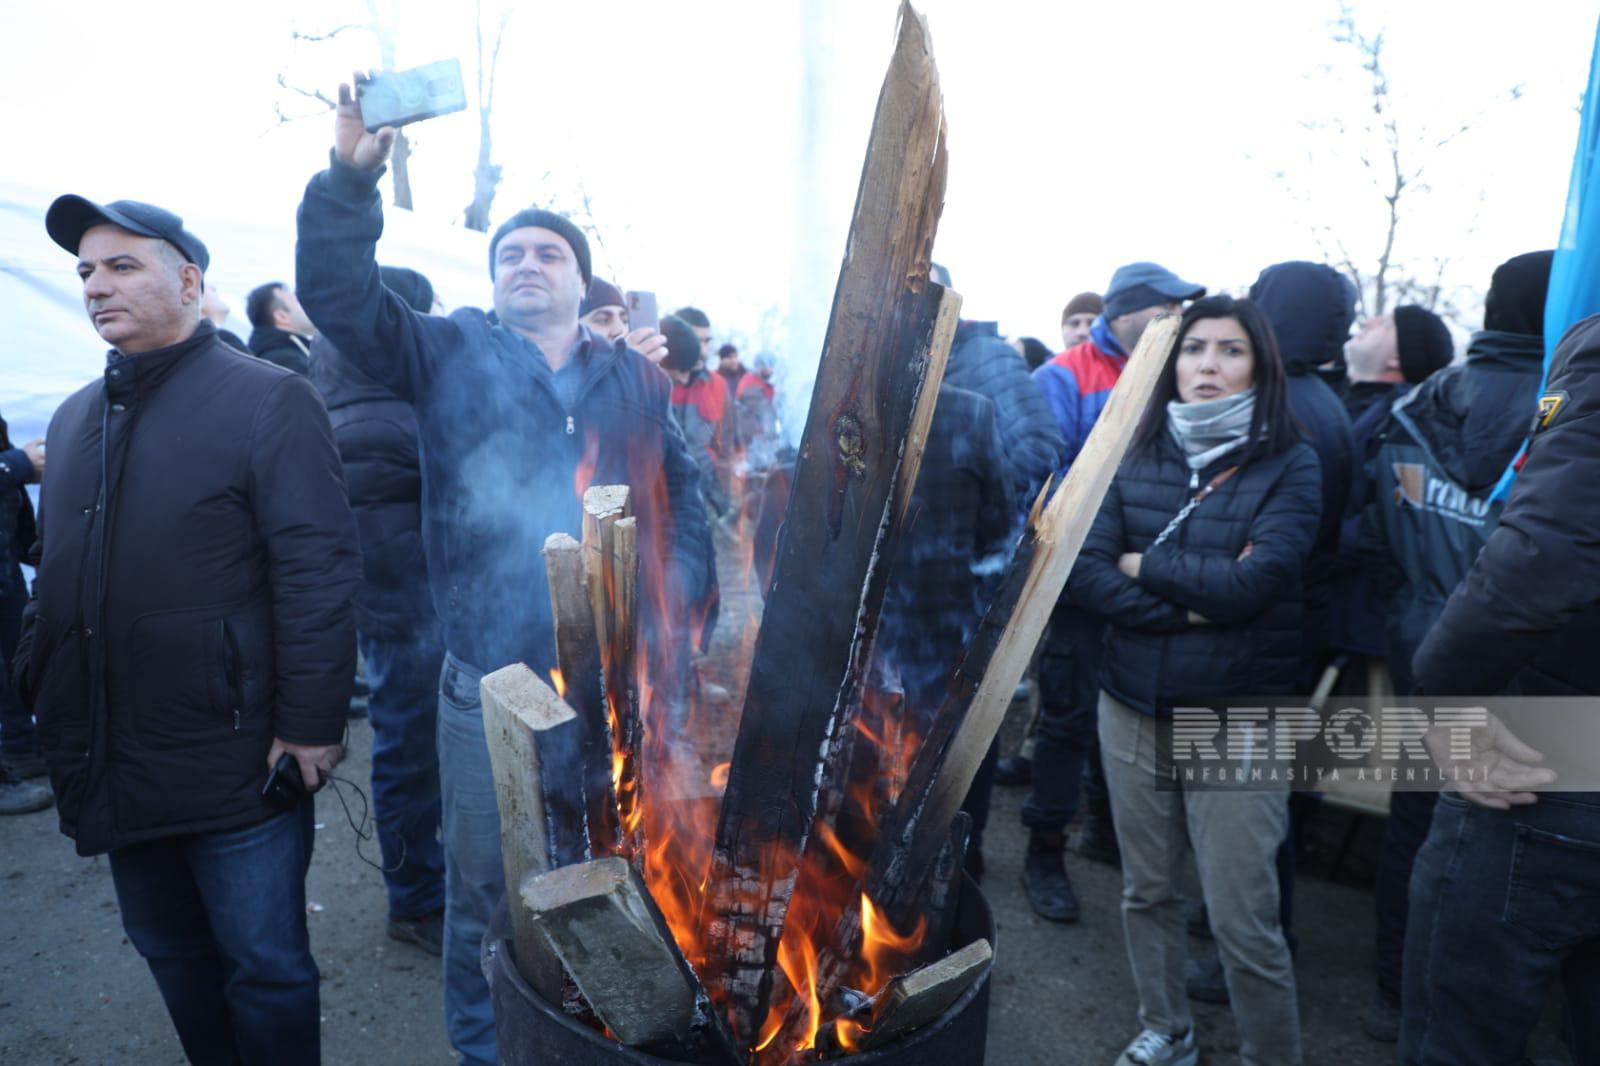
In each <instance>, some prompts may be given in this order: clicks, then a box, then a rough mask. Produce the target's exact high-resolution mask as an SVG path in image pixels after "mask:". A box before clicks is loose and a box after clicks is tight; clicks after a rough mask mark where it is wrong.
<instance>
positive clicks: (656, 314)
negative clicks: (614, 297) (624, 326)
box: [626, 289, 661, 331]
mask: <svg viewBox="0 0 1600 1066" xmlns="http://www.w3.org/2000/svg"><path fill="white" fill-rule="evenodd" d="M626 299H627V301H628V329H629V330H630V331H632V330H636V329H643V328H645V327H647V326H648V327H649V328H650V329H659V328H660V326H661V312H660V311H658V310H656V294H655V293H653V292H636V291H633V290H631V289H630V290H629V291H628V292H627V293H626Z"/></svg>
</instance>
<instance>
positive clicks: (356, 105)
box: [333, 71, 396, 170]
mask: <svg viewBox="0 0 1600 1066" xmlns="http://www.w3.org/2000/svg"><path fill="white" fill-rule="evenodd" d="M367 80H368V77H367V75H365V74H362V73H361V72H360V71H357V72H356V73H355V74H354V75H353V81H354V84H356V85H360V84H361V83H362V82H364V81H367ZM395 136H396V130H395V128H394V127H393V126H385V127H383V128H382V129H381V130H379V131H378V132H377V133H368V132H367V127H366V123H365V121H364V120H363V119H362V117H361V100H360V98H359V97H357V96H356V94H355V90H354V89H352V88H351V87H350V86H349V85H340V86H339V106H338V107H336V108H334V111H333V154H334V156H335V158H337V159H338V160H339V162H341V163H344V164H345V165H346V166H352V167H357V168H359V169H361V170H377V169H378V168H379V167H381V166H383V165H384V164H385V163H387V162H388V161H389V153H390V152H391V151H393V150H394V139H395Z"/></svg>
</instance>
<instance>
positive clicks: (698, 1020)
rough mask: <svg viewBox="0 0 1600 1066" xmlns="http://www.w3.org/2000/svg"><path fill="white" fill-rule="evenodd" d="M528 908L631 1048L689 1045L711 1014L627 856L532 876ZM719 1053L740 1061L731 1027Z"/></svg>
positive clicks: (525, 887) (719, 1037)
mask: <svg viewBox="0 0 1600 1066" xmlns="http://www.w3.org/2000/svg"><path fill="white" fill-rule="evenodd" d="M519 896H520V902H521V906H520V907H518V908H516V910H519V911H521V912H522V914H523V915H524V916H525V918H526V919H527V920H528V921H529V922H530V924H531V925H532V927H533V929H534V931H535V933H536V934H537V935H538V936H539V938H540V939H541V940H542V941H543V942H544V944H545V945H546V946H547V948H548V949H549V951H550V952H551V953H552V954H553V955H554V956H555V957H556V958H558V959H559V960H560V961H561V964H562V965H563V966H564V967H565V968H566V971H567V972H568V973H569V974H570V975H571V976H572V980H573V982H574V983H575V984H576V985H577V986H578V989H579V991H581V992H582V993H583V998H584V999H585V1000H586V1001H587V1002H588V1004H589V1005H590V1007H591V1008H593V1010H594V1012H595V1015H596V1016H597V1017H598V1018H599V1019H600V1021H601V1022H602V1023H603V1024H604V1025H605V1026H606V1027H607V1028H609V1029H610V1030H611V1031H612V1033H614V1034H615V1035H616V1037H617V1039H618V1040H620V1041H621V1042H622V1043H624V1044H626V1045H628V1046H629V1047H637V1048H647V1049H653V1050H656V1051H679V1052H681V1051H683V1050H685V1049H688V1048H690V1047H692V1046H693V1045H694V1044H695V1043H696V1041H695V1039H694V1030H695V1028H696V1026H697V1024H702V1023H704V1022H706V1021H707V1020H709V1019H713V1018H714V1017H715V1012H711V1013H709V1014H708V1013H707V1012H706V1011H705V1010H704V1009H703V1006H704V1000H703V995H704V994H703V990H702V989H701V987H700V983H699V980H698V979H697V978H696V977H695V975H694V971H693V970H691V969H690V968H689V964H688V962H686V961H685V960H684V957H683V953H682V952H681V951H680V950H679V949H678V945H677V943H676V941H674V940H673V938H672V933H671V932H670V930H669V929H668V928H667V925H666V922H665V921H664V920H663V919H662V916H661V912H660V910H659V909H657V907H656V905H655V901H654V900H653V899H651V897H650V893H649V891H648V890H647V889H646V888H645V885H644V880H643V879H642V878H641V877H640V875H639V872H638V871H637V870H635V869H634V868H633V867H632V866H630V865H629V864H628V862H627V860H625V859H623V858H622V857H621V856H612V857H610V858H605V859H595V860H594V861H592V862H586V863H580V864H577V865H574V866H564V867H561V868H559V869H555V870H550V871H547V872H544V873H539V874H532V875H530V876H529V877H528V878H527V879H526V880H524V881H523V882H522V884H521V890H520V893H519ZM713 1041H714V1046H715V1050H716V1051H717V1056H716V1057H717V1059H719V1060H720V1061H725V1062H738V1061H741V1060H742V1056H741V1055H740V1054H739V1051H738V1049H737V1047H735V1046H734V1045H733V1044H732V1042H731V1037H730V1036H729V1035H728V1034H727V1032H726V1030H725V1029H720V1028H718V1029H714V1030H713Z"/></svg>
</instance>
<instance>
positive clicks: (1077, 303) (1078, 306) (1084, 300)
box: [1061, 292, 1106, 326]
mask: <svg viewBox="0 0 1600 1066" xmlns="http://www.w3.org/2000/svg"><path fill="white" fill-rule="evenodd" d="M1105 309H1106V302H1105V301H1104V300H1102V299H1100V294H1099V293H1097V292H1080V293H1078V295H1076V296H1074V297H1073V298H1072V299H1070V300H1068V301H1067V306H1066V307H1064V308H1062V309H1061V324H1062V325H1063V326H1064V325H1066V324H1067V319H1069V318H1071V317H1072V316H1073V315H1098V314H1100V313H1101V312H1102V311H1104V310H1105Z"/></svg>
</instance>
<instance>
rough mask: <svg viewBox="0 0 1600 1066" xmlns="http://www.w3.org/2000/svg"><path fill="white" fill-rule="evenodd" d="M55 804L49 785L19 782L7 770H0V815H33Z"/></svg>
mask: <svg viewBox="0 0 1600 1066" xmlns="http://www.w3.org/2000/svg"><path fill="white" fill-rule="evenodd" d="M54 802H55V794H54V793H53V792H51V791H50V786H49V785H41V784H38V783H37V782H34V781H18V780H17V779H16V778H14V777H12V776H11V775H10V774H9V773H8V772H6V771H5V770H0V814H32V813H33V812H34V811H42V810H44V809H45V808H46V807H48V806H50V804H52V803H54Z"/></svg>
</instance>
